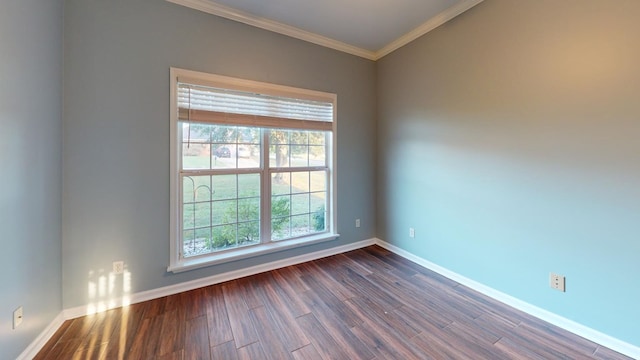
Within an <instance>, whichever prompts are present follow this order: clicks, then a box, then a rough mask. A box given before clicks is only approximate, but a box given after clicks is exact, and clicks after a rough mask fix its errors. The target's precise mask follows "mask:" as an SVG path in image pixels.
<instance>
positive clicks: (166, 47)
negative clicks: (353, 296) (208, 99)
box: [63, 0, 376, 308]
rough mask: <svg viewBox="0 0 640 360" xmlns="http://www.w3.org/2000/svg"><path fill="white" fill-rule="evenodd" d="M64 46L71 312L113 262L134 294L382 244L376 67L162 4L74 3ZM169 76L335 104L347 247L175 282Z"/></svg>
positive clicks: (68, 10)
mask: <svg viewBox="0 0 640 360" xmlns="http://www.w3.org/2000/svg"><path fill="white" fill-rule="evenodd" d="M64 41H65V60H64V68H65V76H64V79H65V84H64V91H65V96H64V98H65V100H64V104H65V112H64V120H63V121H64V165H63V171H64V176H65V178H64V190H63V203H64V211H63V237H64V245H63V248H64V249H63V250H64V256H63V260H64V265H63V274H64V281H63V294H64V295H63V297H64V300H63V304H64V307H65V308H71V307H76V306H83V305H87V304H93V305H96V306H98V305H100V302H108V300H109V299H110V298H111V297H116V296H119V295H121V294H122V293H123V287H122V286H121V284H120V283H119V281H120V279H117V280H116V285H115V286H116V289H115V290H114V292H113V293H111V295H108V294H102V295H101V294H100V293H99V289H98V293H97V294H94V295H93V296H90V295H89V294H90V292H89V287H90V284H96V286H98V288H99V287H100V285H99V281H100V277H101V276H106V274H107V273H108V272H109V270H110V268H111V263H112V261H114V260H120V259H122V260H124V261H125V263H126V267H127V269H128V270H129V271H130V272H131V273H132V283H131V289H130V290H129V293H137V292H141V291H145V290H150V289H155V288H159V287H162V286H167V285H171V284H176V283H180V282H184V281H188V280H193V279H197V278H202V277H205V276H210V275H214V274H219V273H223V272H226V271H231V270H235V269H240V268H243V267H247V266H251V265H256V264H259V263H264V262H269V261H274V260H278V259H282V258H284V257H286V256H292V255H299V254H302V253H306V252H309V251H316V250H320V249H325V248H329V247H332V246H336V245H343V244H347V243H351V242H354V241H359V240H363V239H368V238H371V237H373V236H375V223H374V218H375V191H374V181H373V179H374V178H375V134H376V126H375V64H374V63H373V62H371V61H367V60H363V59H360V58H357V57H354V56H350V55H346V54H343V53H340V52H337V51H333V50H329V49H326V48H322V47H319V46H315V45H312V44H309V43H306V42H302V41H299V40H295V39H291V38H288V37H285V36H282V35H278V34H275V33H270V32H267V31H264V30H260V29H257V28H253V27H250V26H247V25H243V24H239V23H235V22H232V21H229V20H224V19H221V18H218V17H215V16H213V15H208V14H205V13H201V12H198V11H195V10H191V9H187V8H184V7H181V6H178V5H174V4H171V3H168V2H166V1H159V0H135V1H129V0H128V1H124V0H121V1H98V0H68V1H67V2H66V6H65V40H64ZM171 66H174V67H180V68H185V69H190V70H196V71H204V72H210V73H217V74H221V75H227V76H234V77H240V78H246V79H252V80H258V81H265V82H271V83H276V84H284V85H289V86H296V87H302V88H308V89H314V90H320V91H326V92H333V93H337V94H338V152H339V158H338V164H337V171H338V198H339V200H338V201H339V203H338V216H339V223H338V230H339V232H340V233H341V235H342V236H341V238H340V239H339V240H336V241H333V242H329V243H324V244H321V245H315V246H309V247H307V248H302V249H298V250H293V251H287V252H285V253H280V254H271V255H268V256H261V257H257V258H252V259H248V260H243V261H238V262H235V263H229V264H224V265H220V266H213V267H209V268H205V269H200V270H195V271H190V272H186V273H181V274H178V275H174V274H171V273H167V272H166V268H167V266H168V261H169V67H171ZM355 218H361V219H362V227H361V228H359V229H356V228H355V227H354V219H355ZM107 287H108V285H107Z"/></svg>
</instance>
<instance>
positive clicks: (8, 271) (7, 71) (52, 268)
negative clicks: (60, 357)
mask: <svg viewBox="0 0 640 360" xmlns="http://www.w3.org/2000/svg"><path fill="white" fill-rule="evenodd" d="M62 12H63V2H62V0H7V1H3V2H2V6H1V9H0V49H1V50H0V127H1V128H2V130H0V169H2V170H0V245H1V246H2V251H0V264H2V266H3V271H1V272H0V358H2V359H13V358H15V357H16V356H18V355H19V354H20V353H21V352H22V351H23V350H24V349H25V348H26V347H27V346H28V345H29V343H31V342H32V341H33V340H34V339H35V338H36V337H37V336H38V335H39V334H40V333H41V332H42V331H43V330H44V328H45V327H46V326H47V325H49V324H50V323H51V321H52V320H53V319H54V317H55V316H57V315H58V314H59V313H60V311H61V309H62V305H61V302H62V295H61V294H62V291H61V265H60V257H61V240H60V239H61V219H60V211H61V206H62V205H61V190H62V175H61V172H60V169H61V165H62V160H61V142H60V141H61V138H62V135H61V132H62V121H61V117H62V93H61V90H62ZM18 306H23V307H24V322H23V323H22V325H21V326H20V327H19V328H17V329H15V330H12V313H13V311H14V310H15V309H16V308H17V307H18Z"/></svg>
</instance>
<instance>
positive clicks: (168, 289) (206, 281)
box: [63, 239, 378, 320]
mask: <svg viewBox="0 0 640 360" xmlns="http://www.w3.org/2000/svg"><path fill="white" fill-rule="evenodd" d="M377 241H378V239H368V240H362V241H358V242H355V243H351V244H347V245H342V246H337V247H333V248H330V249H326V250H321V251H316V252H312V253H309V254H304V255H299V256H295V257H292V258H287V259H283V260H278V261H273V262H270V263H266V264H260V265H256V266H252V267H249V268H246V269H240V270H235V271H230V272H227V273H224V274H218V275H213V276H209V277H205V278H202V279H196V280H192V281H187V282H183V283H179V284H175V285H170V286H165V287H161V288H157V289H152V290H147V291H142V292H139V293H135V294H132V295H131V296H129V297H125V298H119V299H114V300H113V301H111V303H110V305H109V306H107V307H105V308H102V309H96V308H95V307H94V306H91V305H85V306H78V307H74V308H70V309H65V310H64V311H63V315H64V319H65V320H68V319H74V318H77V317H81V316H85V315H90V314H94V313H96V312H100V311H105V310H109V309H114V308H118V307H121V306H123V305H129V304H135V303H139V302H143V301H147V300H153V299H157V298H161V297H163V296H169V295H173V294H178V293H181V292H185V291H189V290H194V289H198V288H201V287H205V286H210V285H215V284H219V283H222V282H225V281H230V280H234V279H239V278H243V277H245V276H250V275H255V274H259V273H263V272H266V271H271V270H275V269H280V268H283V267H287V266H291V265H296V264H300V263H303V262H307V261H312V260H316V259H320V258H323V257H327V256H331V255H336V254H342V253H344V252H347V251H351V250H356V249H360V248H363V247H367V246H371V245H375V244H376V242H377Z"/></svg>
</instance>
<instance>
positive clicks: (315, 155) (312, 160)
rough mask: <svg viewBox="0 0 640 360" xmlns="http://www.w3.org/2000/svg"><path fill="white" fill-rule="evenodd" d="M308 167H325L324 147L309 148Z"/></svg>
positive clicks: (314, 146)
mask: <svg viewBox="0 0 640 360" xmlns="http://www.w3.org/2000/svg"><path fill="white" fill-rule="evenodd" d="M309 166H327V158H326V149H325V147H324V146H318V145H313V146H309Z"/></svg>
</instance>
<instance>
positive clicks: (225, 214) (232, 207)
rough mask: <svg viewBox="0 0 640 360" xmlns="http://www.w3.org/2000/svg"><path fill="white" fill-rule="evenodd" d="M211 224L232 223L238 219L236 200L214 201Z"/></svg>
mask: <svg viewBox="0 0 640 360" xmlns="http://www.w3.org/2000/svg"><path fill="white" fill-rule="evenodd" d="M212 207H213V214H212V215H213V216H212V217H213V225H222V224H233V223H235V222H237V221H238V215H237V214H238V202H237V201H236V200H229V201H214V202H213V204H212Z"/></svg>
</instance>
